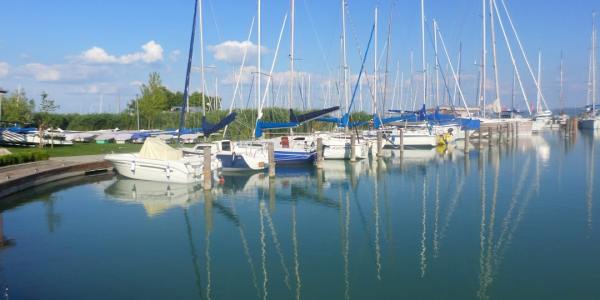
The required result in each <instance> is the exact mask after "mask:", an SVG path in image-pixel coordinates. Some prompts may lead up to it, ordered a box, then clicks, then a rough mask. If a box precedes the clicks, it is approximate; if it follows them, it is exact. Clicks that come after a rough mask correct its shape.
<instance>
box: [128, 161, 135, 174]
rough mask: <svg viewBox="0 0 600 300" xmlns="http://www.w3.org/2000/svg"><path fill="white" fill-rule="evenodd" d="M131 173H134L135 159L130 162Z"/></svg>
mask: <svg viewBox="0 0 600 300" xmlns="http://www.w3.org/2000/svg"><path fill="white" fill-rule="evenodd" d="M129 170H130V171H131V173H135V160H134V161H132V162H131V166H130V167H129Z"/></svg>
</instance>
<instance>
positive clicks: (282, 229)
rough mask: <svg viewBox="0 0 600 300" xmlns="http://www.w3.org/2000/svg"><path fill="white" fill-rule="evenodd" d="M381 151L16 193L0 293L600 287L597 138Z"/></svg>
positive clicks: (7, 222) (395, 293) (550, 137)
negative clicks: (318, 163)
mask: <svg viewBox="0 0 600 300" xmlns="http://www.w3.org/2000/svg"><path fill="white" fill-rule="evenodd" d="M386 154H387V155H386V156H387V157H386V158H384V159H383V160H381V161H380V162H377V161H363V162H360V163H357V164H355V165H350V164H347V163H343V162H326V163H325V167H324V170H323V171H322V172H321V171H319V172H317V171H315V170H312V169H295V170H294V169H292V170H278V171H279V173H278V175H277V178H276V179H275V180H274V182H271V183H270V182H269V180H268V178H265V177H264V176H263V175H262V174H255V175H253V176H235V177H226V178H225V183H224V185H222V186H219V187H218V188H216V189H215V190H213V191H212V192H211V193H204V192H202V191H201V190H200V189H199V188H194V187H186V186H176V185H171V186H168V185H165V184H160V183H148V182H143V181H132V180H128V179H122V178H115V177H111V176H103V177H102V176H101V177H93V178H87V179H86V181H85V182H81V181H79V182H63V183H61V184H60V185H53V186H43V187H40V188H38V189H37V190H36V191H32V192H29V193H27V194H21V195H16V196H14V197H12V198H11V200H12V202H11V203H10V204H5V205H4V207H2V213H1V216H2V222H3V228H2V229H3V234H4V238H5V239H10V245H9V246H8V247H5V248H4V249H2V250H0V286H1V288H2V293H1V294H2V295H1V296H2V297H3V298H6V299H83V298H85V299H133V298H138V299H191V298H201V299H252V298H259V299H260V298H262V299H265V298H268V299H295V298H296V299H297V298H302V299H399V298H405V299H440V298H444V299H477V298H481V299H486V298H490V299H514V298H522V299H551V298H552V299H599V298H600V285H599V284H598V283H599V282H600V255H599V253H600V221H599V220H600V209H599V208H600V186H599V183H600V136H597V137H596V138H595V139H594V137H593V136H590V135H584V134H581V135H579V136H578V137H577V138H576V139H569V140H566V139H565V138H562V137H561V136H560V135H558V134H554V133H547V134H545V135H543V136H541V137H533V138H531V139H520V140H519V142H518V144H516V145H511V146H506V147H502V148H500V149H498V148H496V149H493V150H492V151H488V150H487V148H486V150H485V151H483V152H482V153H479V152H478V151H473V152H472V153H471V154H470V155H469V156H468V157H465V156H464V155H463V154H462V151H458V150H455V151H453V152H448V153H445V154H444V153H439V152H436V151H435V150H434V151H420V152H408V151H407V152H406V154H405V157H404V159H400V157H399V154H398V153H393V152H389V153H386Z"/></svg>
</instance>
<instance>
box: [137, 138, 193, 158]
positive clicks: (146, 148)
mask: <svg viewBox="0 0 600 300" xmlns="http://www.w3.org/2000/svg"><path fill="white" fill-rule="evenodd" d="M139 158H144V159H156V160H180V159H182V158H183V151H181V150H177V149H174V148H172V147H171V146H169V145H167V144H166V143H165V142H163V141H162V140H161V139H159V138H154V137H151V138H147V139H146V141H144V145H143V146H142V149H141V150H140V154H139Z"/></svg>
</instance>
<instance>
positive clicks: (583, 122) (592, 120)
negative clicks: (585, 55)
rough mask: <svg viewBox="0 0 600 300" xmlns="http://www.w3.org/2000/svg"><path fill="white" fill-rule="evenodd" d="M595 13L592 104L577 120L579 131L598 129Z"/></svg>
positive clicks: (593, 16)
mask: <svg viewBox="0 0 600 300" xmlns="http://www.w3.org/2000/svg"><path fill="white" fill-rule="evenodd" d="M596 38H597V34H596V13H595V12H594V13H593V14H592V49H591V54H590V68H591V69H590V75H591V78H590V85H591V101H592V104H591V106H589V107H586V111H585V113H584V114H583V116H582V118H581V119H580V120H579V128H581V129H600V115H598V112H597V111H596Z"/></svg>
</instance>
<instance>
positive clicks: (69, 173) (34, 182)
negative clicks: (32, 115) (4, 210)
mask: <svg viewBox="0 0 600 300" xmlns="http://www.w3.org/2000/svg"><path fill="white" fill-rule="evenodd" d="M103 157H104V155H84V156H70V157H58V158H51V159H49V160H45V161H37V162H33V163H27V164H19V165H12V166H6V167H2V168H0V199H2V198H4V197H6V196H8V195H11V194H14V193H17V192H20V191H24V190H26V189H28V188H32V187H35V186H38V185H41V184H44V183H49V182H53V181H57V180H61V179H65V178H70V177H76V176H84V175H89V174H97V173H105V172H108V171H112V165H111V164H110V163H109V162H107V161H104V159H103Z"/></svg>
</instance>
